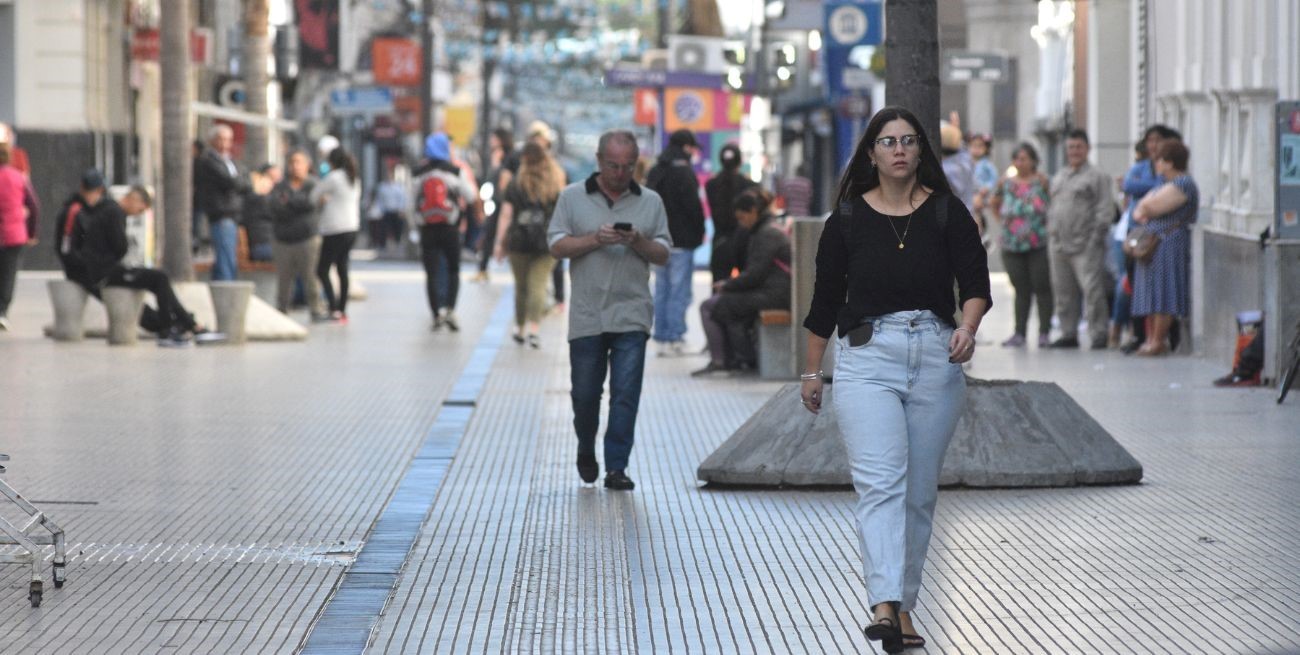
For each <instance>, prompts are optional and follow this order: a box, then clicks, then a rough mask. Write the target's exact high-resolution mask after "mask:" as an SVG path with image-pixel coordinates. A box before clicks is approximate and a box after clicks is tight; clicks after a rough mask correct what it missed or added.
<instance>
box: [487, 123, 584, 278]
mask: <svg viewBox="0 0 1300 655" xmlns="http://www.w3.org/2000/svg"><path fill="white" fill-rule="evenodd" d="M488 144H489V149H490V151H491V154H490V155H489V159H488V169H487V171H485V172H484V175H483V179H484V180H486V181H487V183H488V184H491V185H492V198H491V199H492V202H493V207H492V211H491V212H488V217H487V220H486V221H484V223H483V238H482V242H481V243H479V257H478V273H477V274H476V275H475V276H474V279H475V280H477V281H479V282H487V279H488V274H487V266H488V260H489V259H491V258H492V256H493V254H494V253H495V252H496V239H497V221H498V220H499V218H500V216H501V206H502V204H504V202H505V200H504V198H505V192H506V188H507V187H509V186H510V180H511V179H512V178H513V177H514V174H515V172H516V171H517V170H518V168H519V167H518V165H517V163H516V164H515V165H514V166H513V168H512V167H511V166H509V164H510V161H509V160H510V159H511V158H512V157H514V156H515V152H514V150H515V138H514V135H513V134H511V133H510V130H507V129H505V128H504V127H498V128H497V129H495V130H492V134H491V135H490V136H489V137H488ZM561 186H563V184H561Z"/></svg>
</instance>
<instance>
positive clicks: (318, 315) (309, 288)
mask: <svg viewBox="0 0 1300 655" xmlns="http://www.w3.org/2000/svg"><path fill="white" fill-rule="evenodd" d="M287 168H288V171H289V174H288V175H287V176H285V178H284V179H283V180H281V181H280V183H279V184H277V185H275V188H274V189H272V190H271V198H270V200H271V234H272V236H273V237H274V240H273V241H272V243H271V252H272V255H273V256H274V258H275V275H276V288H275V306H276V309H279V310H280V312H281V313H284V314H288V313H289V309H290V307H291V302H292V300H293V292H294V284H295V282H296V281H298V280H301V283H302V285H303V295H304V297H305V298H304V299H305V300H306V301H307V307H308V308H309V310H310V311H311V318H312V320H313V321H321V320H325V319H327V318H328V317H329V312H328V311H327V310H326V308H325V304H324V303H323V302H322V301H321V295H320V282H319V280H317V278H316V265H317V264H318V263H319V261H320V245H321V235H320V215H319V214H318V213H317V211H316V204H315V203H313V202H312V200H311V192H312V188H313V187H315V185H316V183H315V180H314V179H313V177H312V174H311V157H310V156H309V155H308V154H307V153H306V152H305V151H302V150H295V151H294V152H292V153H290V154H289V165H288V166H287Z"/></svg>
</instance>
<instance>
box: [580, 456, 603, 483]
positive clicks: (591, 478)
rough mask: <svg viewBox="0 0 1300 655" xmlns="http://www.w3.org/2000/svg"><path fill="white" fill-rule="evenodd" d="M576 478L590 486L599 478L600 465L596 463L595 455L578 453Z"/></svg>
mask: <svg viewBox="0 0 1300 655" xmlns="http://www.w3.org/2000/svg"><path fill="white" fill-rule="evenodd" d="M578 477H580V478H582V481H583V482H586V483H587V484H591V483H593V482H595V481H596V479H597V478H599V477H600V464H597V463H596V453H578Z"/></svg>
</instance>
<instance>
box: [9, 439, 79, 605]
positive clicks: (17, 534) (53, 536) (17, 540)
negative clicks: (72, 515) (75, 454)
mask: <svg viewBox="0 0 1300 655" xmlns="http://www.w3.org/2000/svg"><path fill="white" fill-rule="evenodd" d="M7 461H9V456H8V455H3V454H0V462H7ZM4 472H5V467H4V466H0V473H4ZM0 494H4V495H5V497H7V498H8V499H9V500H10V502H12V503H13V504H14V505H17V506H18V508H19V509H21V510H22V511H23V513H25V514H26V515H27V516H28V519H27V522H26V523H24V524H23V526H22V527H17V526H15V525H14V524H13V523H10V522H9V519H7V518H5V517H3V516H0V533H4V534H3V536H0V544H6V545H17V546H18V547H19V548H21V549H22V550H21V551H20V552H17V553H4V554H0V563H3V564H30V565H31V567H32V583H31V586H30V588H29V591H28V598H29V599H30V600H31V601H32V607H40V606H41V593H42V586H43V584H42V583H43V581H44V579H43V578H42V577H41V561H42V560H43V559H44V558H43V557H42V556H41V548H40V545H38V542H37V539H36V537H35V536H34V535H32V532H33V531H34V530H35V529H36V527H37V526H40V527H42V528H44V529H45V530H47V531H48V532H49V533H50V537H49V541H46V540H45V539H44V535H41V537H42V538H41V541H40V542H39V544H46V543H52V544H54V586H55V588H61V587H62V586H63V583H64V581H66V579H67V572H66V571H65V568H66V566H67V562H68V558H67V553H66V552H65V546H64V540H63V528H60V527H59V526H58V525H56V524H55V523H54V521H51V520H50V517H48V516H46V515H45V512H42V511H41V510H39V509H36V506H35V505H33V504H31V503H30V502H28V501H27V499H26V498H23V496H22V494H20V493H18V491H17V490H16V489H14V488H13V487H11V486H9V484H8V483H7V482H5V481H4V480H2V479H0Z"/></svg>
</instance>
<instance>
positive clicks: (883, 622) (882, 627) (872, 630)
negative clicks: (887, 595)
mask: <svg viewBox="0 0 1300 655" xmlns="http://www.w3.org/2000/svg"><path fill="white" fill-rule="evenodd" d="M889 605H890V606H891V607H893V608H894V615H893V616H892V617H890V616H882V617H880V618H878V619H876V620H875V621H874V622H872V624H871V625H869V626H867V627H865V628H863V629H862V634H864V635H866V636H867V639H869V640H871V641H879V642H880V647H881V648H884V649H885V652H886V653H901V652H903V649H904V648H905V646H904V645H903V630H902V628H901V627H900V626H899V622H898V607H899V604H898V603H897V602H894V601H889Z"/></svg>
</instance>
